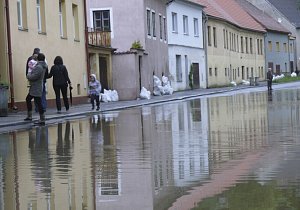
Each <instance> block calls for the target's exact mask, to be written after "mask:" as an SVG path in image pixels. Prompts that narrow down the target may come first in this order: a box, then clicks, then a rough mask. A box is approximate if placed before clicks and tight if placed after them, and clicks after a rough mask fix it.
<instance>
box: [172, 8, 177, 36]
mask: <svg viewBox="0 0 300 210" xmlns="http://www.w3.org/2000/svg"><path fill="white" fill-rule="evenodd" d="M172 31H173V32H174V33H178V28H177V13H175V12H172Z"/></svg>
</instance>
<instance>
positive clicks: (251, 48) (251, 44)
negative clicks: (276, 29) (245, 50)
mask: <svg viewBox="0 0 300 210" xmlns="http://www.w3.org/2000/svg"><path fill="white" fill-rule="evenodd" d="M250 54H253V41H252V38H250Z"/></svg>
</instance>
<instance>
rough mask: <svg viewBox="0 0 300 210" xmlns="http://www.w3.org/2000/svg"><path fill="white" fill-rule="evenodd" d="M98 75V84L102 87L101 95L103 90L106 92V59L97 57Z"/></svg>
mask: <svg viewBox="0 0 300 210" xmlns="http://www.w3.org/2000/svg"><path fill="white" fill-rule="evenodd" d="M99 71H100V72H99V75H100V82H101V85H102V90H101V92H102V93H103V91H104V89H106V90H108V89H109V88H108V80H107V59H106V57H101V56H100V57H99Z"/></svg>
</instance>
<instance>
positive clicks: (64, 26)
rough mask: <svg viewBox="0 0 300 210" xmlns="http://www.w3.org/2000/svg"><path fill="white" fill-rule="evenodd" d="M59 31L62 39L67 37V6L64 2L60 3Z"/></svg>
mask: <svg viewBox="0 0 300 210" xmlns="http://www.w3.org/2000/svg"><path fill="white" fill-rule="evenodd" d="M58 15H59V29H60V37H62V38H66V37H67V23H66V5H65V1H64V0H60V1H59V13H58Z"/></svg>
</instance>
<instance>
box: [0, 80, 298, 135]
mask: <svg viewBox="0 0 300 210" xmlns="http://www.w3.org/2000/svg"><path fill="white" fill-rule="evenodd" d="M293 84H294V85H297V84H298V85H299V84H300V82H299V83H293ZM279 86H282V85H278V88H279ZM248 88H251V89H253V88H262V89H263V90H264V89H266V83H265V82H261V83H259V85H258V86H249V85H238V86H234V87H222V88H211V89H196V90H187V91H180V92H174V93H173V94H172V95H164V96H151V99H149V100H146V99H143V100H139V99H137V100H131V101H117V102H107V103H101V110H100V112H102V113H103V112H106V111H112V110H120V109H124V108H130V107H136V106H143V105H149V104H156V103H163V102H167V101H176V100H183V99H187V98H193V97H198V96H203V95H210V94H218V93H224V92H229V91H239V90H241V89H248ZM274 88H276V85H274ZM45 114H46V120H47V122H48V123H54V122H55V120H61V119H66V118H73V117H80V116H83V115H87V114H97V112H96V111H92V110H91V105H90V104H88V103H87V104H81V105H76V106H72V107H71V108H70V110H69V111H68V112H64V111H62V113H61V114H57V111H56V109H55V108H48V109H47V112H46V113H45ZM24 118H26V112H25V111H10V112H9V114H8V116H7V117H0V132H3V131H4V132H5V131H7V127H9V126H21V127H24V126H29V125H32V124H33V123H32V122H24ZM38 119H39V116H38V114H37V113H34V114H33V121H35V120H38ZM47 122H46V123H47Z"/></svg>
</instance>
